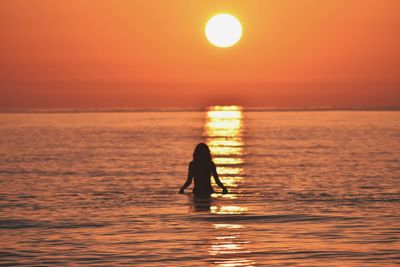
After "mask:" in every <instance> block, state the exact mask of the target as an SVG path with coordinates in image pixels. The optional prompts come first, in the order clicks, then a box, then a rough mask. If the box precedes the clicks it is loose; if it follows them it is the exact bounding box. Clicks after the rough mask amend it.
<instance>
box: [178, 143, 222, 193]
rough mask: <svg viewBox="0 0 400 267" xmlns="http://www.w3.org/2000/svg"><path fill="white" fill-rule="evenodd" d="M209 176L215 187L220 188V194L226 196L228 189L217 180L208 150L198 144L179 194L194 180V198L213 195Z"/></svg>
mask: <svg viewBox="0 0 400 267" xmlns="http://www.w3.org/2000/svg"><path fill="white" fill-rule="evenodd" d="M211 175H212V176H213V177H214V180H215V182H216V183H217V185H218V186H219V187H220V188H222V193H223V194H227V193H228V189H227V188H226V187H225V186H224V185H223V183H222V182H221V181H220V180H219V177H218V173H217V168H216V166H215V164H214V162H213V161H212V159H211V152H210V149H209V148H208V146H207V145H206V144H204V143H200V144H198V145H197V146H196V148H195V149H194V152H193V161H191V162H190V163H189V171H188V178H187V180H186V182H185V184H184V185H183V186H182V187H181V189H180V190H179V193H180V194H183V193H184V190H185V189H186V188H187V187H188V186H189V185H191V184H192V180H193V178H194V188H193V194H194V195H195V196H210V195H211V194H212V193H214V190H213V188H212V186H211Z"/></svg>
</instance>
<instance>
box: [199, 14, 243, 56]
mask: <svg viewBox="0 0 400 267" xmlns="http://www.w3.org/2000/svg"><path fill="white" fill-rule="evenodd" d="M205 33H206V37H207V39H208V41H209V42H210V43H211V44H213V45H215V46H217V47H223V48H225V47H230V46H233V45H235V44H236V43H237V42H239V40H240V39H241V38H242V33H243V30H242V25H241V23H240V21H239V20H238V19H237V18H236V17H234V16H232V15H230V14H218V15H215V16H213V17H212V18H210V19H209V20H208V22H207V25H206V29H205Z"/></svg>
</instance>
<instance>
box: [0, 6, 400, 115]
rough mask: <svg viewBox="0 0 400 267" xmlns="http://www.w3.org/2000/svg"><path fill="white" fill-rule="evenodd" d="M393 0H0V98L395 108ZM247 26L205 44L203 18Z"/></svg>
mask: <svg viewBox="0 0 400 267" xmlns="http://www.w3.org/2000/svg"><path fill="white" fill-rule="evenodd" d="M399 10H400V1H398V0H323V1H322V0H236V1H235V0H229V1H228V0H226V1H222V0H221V1H219V0H168V1H166V0H151V1H150V0H107V1H106V0H57V1H54V0H35V1H32V0H0V108H1V109H19V108H21V109H24V108H146V107H202V106H207V105H232V104H238V105H244V106H263V107H273V108H275V107H277V108H279V107H285V108H286V107H295V108H299V107H333V106H334V107H386V106H400V67H399V66H400V16H399V15H398V13H399V12H398V11H399ZM221 12H225V13H230V14H232V15H234V16H236V17H237V18H238V19H239V20H240V21H241V23H242V26H243V37H242V39H241V41H240V42H239V43H238V44H237V45H235V46H233V47H230V48H217V47H215V46H213V45H211V44H210V43H209V42H208V41H207V39H206V37H205V35H204V27H205V24H206V22H207V20H208V19H209V18H210V17H211V16H213V15H215V14H218V13H221Z"/></svg>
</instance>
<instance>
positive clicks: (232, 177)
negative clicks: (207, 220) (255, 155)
mask: <svg viewBox="0 0 400 267" xmlns="http://www.w3.org/2000/svg"><path fill="white" fill-rule="evenodd" d="M243 131H244V126H243V112H242V107H239V106H213V107H210V108H209V109H208V111H207V116H206V123H205V129H204V135H205V137H206V139H207V140H206V142H207V144H208V146H209V147H210V150H211V153H212V155H213V161H214V162H215V164H216V165H217V171H218V174H219V176H220V179H221V181H222V182H223V183H224V184H225V185H226V186H227V187H228V188H229V190H230V194H228V195H223V199H226V200H229V201H233V200H235V199H237V198H238V191H237V190H238V187H239V185H240V183H241V182H243V172H244V169H243V165H244V164H245V161H244V157H243V155H244V151H243V149H244V142H243ZM214 185H215V184H214ZM218 197H221V195H218ZM247 211H248V208H247V207H244V206H238V205H233V204H230V205H226V204H225V205H224V204H221V203H214V204H213V205H212V206H211V207H210V212H211V213H213V214H216V215H220V216H235V215H239V214H244V213H246V212H247ZM243 228H244V226H243V225H241V224H235V223H225V224H214V229H215V230H218V235H217V236H216V237H215V238H214V240H213V241H212V245H211V247H210V249H209V253H210V255H211V256H214V257H216V260H215V261H214V263H215V265H216V266H221V267H229V266H232V267H233V266H255V263H254V262H253V261H251V260H249V259H247V258H246V257H244V255H247V254H248V253H250V251H248V250H247V249H246V244H248V242H247V241H245V240H243V238H241V236H240V233H241V231H242V229H243Z"/></svg>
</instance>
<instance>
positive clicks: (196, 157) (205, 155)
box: [193, 143, 211, 162]
mask: <svg viewBox="0 0 400 267" xmlns="http://www.w3.org/2000/svg"><path fill="white" fill-rule="evenodd" d="M193 161H196V162H210V161H211V152H210V148H209V147H208V146H207V145H206V144H204V143H200V144H198V145H197V146H196V148H195V149H194V152H193Z"/></svg>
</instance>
